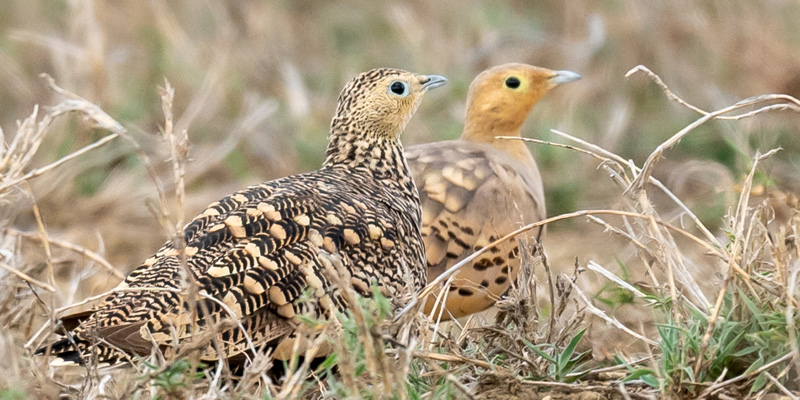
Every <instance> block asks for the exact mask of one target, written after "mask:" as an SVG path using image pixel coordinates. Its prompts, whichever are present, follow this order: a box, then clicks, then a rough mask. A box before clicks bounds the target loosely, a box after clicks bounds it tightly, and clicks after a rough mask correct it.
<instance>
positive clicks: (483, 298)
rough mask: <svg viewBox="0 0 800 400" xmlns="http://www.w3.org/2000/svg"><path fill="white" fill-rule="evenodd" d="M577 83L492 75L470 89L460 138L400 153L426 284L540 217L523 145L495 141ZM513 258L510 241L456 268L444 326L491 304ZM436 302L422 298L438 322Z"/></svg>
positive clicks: (515, 72) (546, 76)
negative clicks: (413, 194) (418, 218)
mask: <svg viewBox="0 0 800 400" xmlns="http://www.w3.org/2000/svg"><path fill="white" fill-rule="evenodd" d="M578 78H579V76H578V74H576V73H574V72H570V71H551V70H548V69H544V68H539V67H534V66H530V65H525V64H506V65H501V66H497V67H494V68H490V69H488V70H486V71H484V72H482V73H481V74H479V75H478V76H477V77H476V78H475V79H474V80H473V81H472V84H471V85H470V88H469V94H468V96H467V116H466V122H465V124H464V131H463V133H462V135H461V138H460V139H458V140H454V141H447V142H438V143H431V144H422V145H417V146H411V147H409V148H408V149H407V150H406V156H407V157H408V160H409V163H410V165H411V169H412V172H413V174H414V179H415V181H416V182H417V185H418V187H419V191H420V199H421V202H422V225H423V228H422V236H423V238H424V240H425V250H426V253H427V264H428V278H429V279H433V278H435V277H437V276H439V275H440V274H441V273H443V272H444V271H446V270H447V269H448V268H450V267H451V266H453V265H455V264H456V263H457V262H459V261H461V260H462V259H463V258H465V257H466V256H468V255H470V254H472V253H473V252H475V251H477V250H480V249H482V248H484V247H486V246H487V245H488V244H489V243H491V242H493V241H495V240H496V239H498V238H500V237H502V236H504V235H506V234H508V233H510V232H511V231H513V230H514V229H516V228H519V227H521V226H522V225H526V224H529V223H533V222H536V221H538V220H541V219H543V218H545V216H546V215H545V204H544V190H543V188H542V179H541V176H539V170H538V168H537V167H536V161H535V160H534V159H533V156H532V155H531V153H530V151H529V150H528V148H527V146H526V145H525V143H523V142H522V141H519V140H503V139H495V137H496V136H520V128H521V126H522V124H523V122H525V119H526V118H527V116H528V113H529V112H530V110H531V109H532V108H533V106H534V105H535V104H536V103H537V102H538V101H539V99H541V98H542V96H544V95H545V94H546V93H547V92H548V91H549V90H550V89H552V88H554V87H556V86H558V85H560V84H562V83H566V82H571V81H573V80H575V79H578ZM536 235H537V237H540V236H541V231H540V232H537V233H536ZM519 252H520V249H519V245H518V241H517V240H516V239H512V240H509V241H507V242H504V243H503V244H501V245H499V246H497V247H493V248H491V249H490V251H488V252H487V253H485V254H484V256H483V257H480V258H479V259H478V260H476V261H475V262H473V263H472V264H471V265H466V266H464V267H463V268H461V269H460V270H459V271H458V273H457V274H456V275H455V278H454V281H453V283H452V285H451V286H450V289H449V293H446V296H447V298H446V303H445V309H446V312H444V313H442V317H443V319H449V318H451V317H455V318H458V317H462V316H465V315H469V314H472V313H475V312H478V311H482V310H484V309H486V308H488V307H489V306H491V305H492V304H494V302H495V301H496V300H497V299H499V298H500V296H502V295H503V294H504V293H505V292H506V291H507V290H508V288H509V286H510V285H511V282H512V281H513V280H514V279H516V276H517V272H518V271H519V265H520V257H519ZM437 295H438V293H437ZM434 300H435V297H434V296H431V298H430V299H428V301H427V303H426V307H425V311H426V312H427V313H430V312H432V311H433V312H434V316H438V315H439V309H438V308H437V309H435V310H434Z"/></svg>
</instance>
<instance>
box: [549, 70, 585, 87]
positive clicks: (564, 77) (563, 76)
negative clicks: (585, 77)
mask: <svg viewBox="0 0 800 400" xmlns="http://www.w3.org/2000/svg"><path fill="white" fill-rule="evenodd" d="M578 79H581V76H580V75H578V74H576V73H574V72H572V71H556V74H555V75H553V76H552V77H551V78H550V83H552V84H553V86H558V85H561V84H564V83H570V82H572V81H577V80H578Z"/></svg>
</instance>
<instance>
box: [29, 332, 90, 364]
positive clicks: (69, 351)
mask: <svg viewBox="0 0 800 400" xmlns="http://www.w3.org/2000/svg"><path fill="white" fill-rule="evenodd" d="M75 340H80V339H72V338H69V337H65V338H63V339H61V340H58V341H56V342H53V343H50V344H48V345H47V346H43V347H40V348H38V349H37V350H36V351H35V352H34V353H33V355H36V356H40V355H46V354H49V355H51V356H54V357H55V359H54V360H52V361H51V362H50V364H51V365H73V364H83V358H82V357H81V352H80V351H79V350H78V348H77V346H76V344H77V343H76V342H75Z"/></svg>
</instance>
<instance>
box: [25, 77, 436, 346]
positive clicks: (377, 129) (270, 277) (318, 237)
mask: <svg viewBox="0 0 800 400" xmlns="http://www.w3.org/2000/svg"><path fill="white" fill-rule="evenodd" d="M445 81H446V80H445V79H444V78H443V77H440V76H435V75H431V76H425V75H417V74H412V73H409V72H405V71H400V70H395V69H375V70H371V71H369V72H365V73H362V74H361V75H359V76H358V77H356V78H354V79H353V80H351V81H350V82H349V83H348V84H347V85H346V86H345V88H344V89H343V90H342V93H341V94H340V96H339V101H338V107H337V110H336V114H335V116H334V118H333V121H332V123H331V131H330V143H329V146H328V151H327V156H326V160H325V162H324V164H323V167H322V168H321V169H320V170H317V171H313V172H309V173H305V174H300V175H294V176H290V177H286V178H282V179H278V180H274V181H270V182H266V183H262V184H260V185H256V186H251V187H249V188H246V189H244V190H241V191H239V192H236V193H233V194H231V195H229V196H227V197H225V198H223V199H221V200H219V201H217V202H215V203H212V204H211V205H209V206H208V208H206V210H205V211H203V212H202V213H201V214H200V215H198V216H197V217H195V218H194V219H193V220H192V221H191V222H190V223H189V224H188V225H187V226H186V227H185V229H184V243H185V247H184V248H183V249H182V254H181V250H178V249H176V248H175V247H174V246H173V244H172V243H171V242H168V243H166V244H165V245H164V246H163V247H162V248H161V249H160V250H159V251H158V252H157V253H156V254H155V255H154V256H153V257H151V258H149V259H147V260H146V261H145V262H144V263H143V264H142V265H141V266H139V267H138V268H137V269H136V270H134V271H133V272H131V273H130V275H128V277H127V278H126V279H125V280H124V281H123V282H122V283H121V284H120V285H119V286H118V288H117V290H116V291H115V292H114V293H113V294H111V295H109V296H108V297H107V298H106V299H105V300H104V301H103V302H102V304H100V305H99V306H98V307H96V308H95V309H93V310H92V311H91V312H88V313H86V312H84V313H80V314H78V315H76V316H75V317H76V318H78V317H80V318H85V319H83V320H82V321H81V322H80V324H79V325H78V326H77V327H75V328H74V329H73V330H72V332H71V337H68V338H64V339H62V340H60V341H58V342H56V343H54V344H52V345H50V346H48V347H46V348H43V349H40V353H44V352H51V353H52V354H55V355H57V356H59V357H61V358H62V359H64V360H68V361H75V362H82V361H83V359H84V358H85V357H87V356H89V355H91V354H94V355H95V356H96V359H97V361H115V360H117V359H118V358H120V357H121V356H122V355H123V353H128V354H140V355H147V354H150V352H151V349H152V345H153V343H156V344H158V345H159V346H160V347H162V348H164V349H165V350H168V351H179V350H181V347H183V348H184V349H185V348H186V347H191V346H198V345H199V346H200V348H201V350H202V358H203V359H206V360H216V359H218V358H219V357H225V358H231V357H236V356H238V355H240V354H242V353H243V352H245V351H246V350H247V348H248V343H247V341H246V335H245V333H246V334H247V336H249V337H250V338H251V339H252V342H253V343H254V344H255V345H256V346H259V347H260V346H263V347H264V348H267V349H273V350H274V351H275V357H277V358H285V357H286V356H288V355H289V354H288V349H290V348H291V346H290V345H289V344H287V343H290V342H289V339H288V338H289V337H290V336H291V334H292V332H293V331H294V327H295V316H296V315H297V314H298V313H307V314H310V315H311V316H324V315H327V314H328V313H329V312H330V311H332V310H334V309H342V308H343V307H346V304H344V302H343V300H342V298H341V297H340V296H339V292H338V289H337V288H336V284H335V283H336V282H332V280H333V281H337V280H338V279H343V281H345V282H347V281H349V282H350V283H352V285H353V287H354V289H355V290H356V291H358V292H360V293H361V294H362V295H365V296H369V295H370V293H371V292H370V286H371V285H377V286H378V287H379V288H380V289H381V290H382V291H383V292H384V293H385V294H386V295H387V296H391V295H392V294H393V293H395V292H397V291H398V290H400V289H401V288H403V287H406V285H410V287H411V289H413V290H414V291H416V290H419V289H420V288H421V287H422V286H423V285H424V284H425V281H426V270H425V264H424V262H425V261H424V260H425V259H424V250H423V244H422V238H421V236H420V208H419V196H418V193H417V190H416V188H415V186H414V184H413V181H412V178H411V175H410V172H409V169H408V165H407V163H406V159H405V157H404V156H403V149H402V146H401V144H400V141H399V136H400V134H401V133H402V131H403V130H404V129H405V126H406V123H407V122H408V120H409V119H410V118H411V116H412V115H413V114H414V112H415V111H416V109H417V107H418V106H419V103H420V100H421V99H422V95H423V94H424V93H425V92H426V91H427V90H429V89H432V88H435V87H438V86H441V85H442V84H444V82H445ZM182 259H184V260H185V265H186V267H187V268H184V267H183V266H182V261H181V260H182ZM337 266H339V268H337ZM187 270H188V274H189V276H186V274H187ZM342 273H344V274H345V276H342ZM332 277H338V278H337V279H331V278H332ZM186 282H188V283H186ZM187 286H188V287H189V290H186V287H187ZM304 293H310V294H311V296H310V297H311V301H306V302H303V301H300V300H301V299H302V296H303V294H304ZM187 296H193V297H191V298H188V297H187ZM231 314H232V315H231ZM193 316H196V318H195V317H193ZM229 317H233V318H229ZM69 319H70V317H66V320H67V321H69ZM225 320H232V321H233V322H235V323H227V324H225V323H223V322H224V321H225ZM211 324H215V325H218V326H216V331H214V330H210V329H207V328H208V327H209V326H210V325H211ZM238 324H241V326H242V327H243V328H244V330H242V329H241V328H240V326H239V325H238ZM209 332H216V337H215V338H214V339H216V340H212V341H210V340H205V341H199V340H198V337H199V336H201V334H208V333H209ZM212 336H213V334H212ZM175 339H177V343H176V340H175ZM198 342H201V343H199V344H198ZM215 343H216V344H215ZM219 344H221V345H219ZM218 352H221V353H222V354H218Z"/></svg>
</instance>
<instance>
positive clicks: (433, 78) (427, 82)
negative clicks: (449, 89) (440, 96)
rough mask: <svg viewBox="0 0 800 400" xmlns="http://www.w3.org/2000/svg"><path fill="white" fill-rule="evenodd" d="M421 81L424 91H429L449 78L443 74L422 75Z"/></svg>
mask: <svg viewBox="0 0 800 400" xmlns="http://www.w3.org/2000/svg"><path fill="white" fill-rule="evenodd" d="M421 83H422V91H423V92H427V91H428V90H431V89H435V88H437V87H439V86H442V85H444V84H445V83H447V78H445V77H443V76H441V75H422V80H421Z"/></svg>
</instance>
